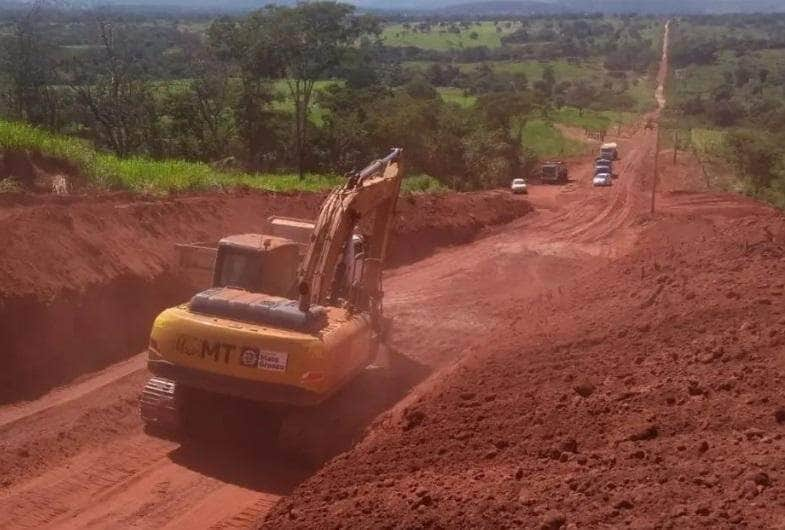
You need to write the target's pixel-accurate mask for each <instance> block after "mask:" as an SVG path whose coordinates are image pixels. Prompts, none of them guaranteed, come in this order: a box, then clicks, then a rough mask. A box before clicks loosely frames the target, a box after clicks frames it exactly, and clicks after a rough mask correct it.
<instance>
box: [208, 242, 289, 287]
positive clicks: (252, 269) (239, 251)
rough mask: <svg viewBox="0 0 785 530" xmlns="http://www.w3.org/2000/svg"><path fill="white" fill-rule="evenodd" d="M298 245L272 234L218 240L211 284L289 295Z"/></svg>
mask: <svg viewBox="0 0 785 530" xmlns="http://www.w3.org/2000/svg"><path fill="white" fill-rule="evenodd" d="M301 259H302V256H301V245H299V244H297V243H295V242H294V241H291V240H289V239H284V238H280V237H275V236H268V235H264V234H243V235H236V236H230V237H226V238H224V239H222V240H221V241H220V242H219V243H218V253H217V255H216V259H215V269H214V276H213V287H231V288H235V289H243V290H245V291H250V292H255V293H268V294H271V295H275V296H283V297H292V296H294V295H295V293H296V286H297V267H298V265H299V264H300V260H301Z"/></svg>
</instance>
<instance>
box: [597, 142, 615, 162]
mask: <svg viewBox="0 0 785 530" xmlns="http://www.w3.org/2000/svg"><path fill="white" fill-rule="evenodd" d="M600 156H601V157H602V158H606V159H608V160H618V159H619V146H618V144H616V143H615V142H611V143H607V144H602V146H601V147H600Z"/></svg>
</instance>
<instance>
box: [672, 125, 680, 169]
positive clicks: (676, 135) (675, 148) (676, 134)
mask: <svg viewBox="0 0 785 530" xmlns="http://www.w3.org/2000/svg"><path fill="white" fill-rule="evenodd" d="M678 152H679V129H673V165H674V166H675V165H676V153H678Z"/></svg>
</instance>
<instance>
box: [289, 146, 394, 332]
mask: <svg viewBox="0 0 785 530" xmlns="http://www.w3.org/2000/svg"><path fill="white" fill-rule="evenodd" d="M401 153H402V150H401V149H393V151H392V152H391V153H390V154H389V155H388V156H387V157H385V158H383V159H381V160H377V161H375V162H374V163H372V164H370V165H369V166H368V167H366V168H365V169H363V170H362V171H359V172H356V173H354V174H353V175H351V176H350V178H349V179H348V181H347V182H346V184H344V185H343V186H341V187H339V188H336V189H335V190H333V192H332V193H330V195H329V196H328V197H327V199H326V200H325V202H324V204H323V205H322V210H321V212H320V214H319V217H318V219H317V221H316V225H315V228H314V231H313V233H312V235H311V240H310V242H309V244H308V247H307V250H306V253H305V257H304V259H303V261H302V265H301V267H300V270H299V279H298V290H299V295H300V300H299V302H300V310H301V311H303V312H307V311H308V309H309V307H310V305H311V304H324V303H325V302H327V301H328V300H329V299H330V298H331V295H334V294H335V293H334V292H333V291H334V290H335V283H336V275H338V274H339V273H340V271H339V265H340V263H341V259H342V258H343V256H344V252H345V249H346V246H347V245H348V244H350V242H351V239H352V235H353V234H354V230H355V227H356V226H357V225H358V223H359V224H361V225H362V227H363V229H365V230H368V231H369V233H368V234H367V235H368V237H367V239H366V242H365V247H366V248H365V252H364V254H365V255H364V259H363V263H364V266H363V269H362V276H361V281H360V282H359V285H357V286H354V289H359V290H360V291H361V293H352V294H351V295H350V296H349V298H350V299H355V300H357V299H360V300H363V302H362V303H361V305H362V306H365V307H363V309H365V308H367V309H368V310H369V311H370V312H371V316H372V318H374V319H375V318H376V317H378V316H379V314H380V312H381V298H382V289H381V276H382V268H383V265H384V260H385V257H386V252H387V244H388V240H389V237H390V232H391V230H392V224H393V219H394V215H395V206H396V203H397V201H398V194H399V193H400V189H401V182H402V180H403V168H402V163H401Z"/></svg>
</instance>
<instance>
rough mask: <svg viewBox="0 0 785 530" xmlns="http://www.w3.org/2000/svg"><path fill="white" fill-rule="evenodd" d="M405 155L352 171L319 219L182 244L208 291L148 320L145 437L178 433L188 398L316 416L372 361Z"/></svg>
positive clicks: (275, 222)
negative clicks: (217, 398)
mask: <svg viewBox="0 0 785 530" xmlns="http://www.w3.org/2000/svg"><path fill="white" fill-rule="evenodd" d="M401 154H402V151H401V150H400V149H394V150H393V151H392V152H391V153H390V154H389V156H387V157H385V158H383V159H380V160H377V161H375V162H373V163H372V164H370V165H369V166H367V167H366V168H365V169H363V170H361V171H357V172H354V173H352V174H351V175H350V176H349V177H348V179H347V181H346V183H345V184H343V185H341V186H339V187H338V188H336V189H335V190H333V191H332V192H331V193H330V195H329V196H328V197H327V199H326V200H325V202H324V203H323V205H322V208H321V211H320V213H319V215H318V217H317V219H316V221H315V222H310V221H307V220H301V219H292V218H271V219H270V221H269V223H268V226H267V228H266V230H267V232H269V233H263V234H238V235H231V236H228V237H225V238H223V239H222V240H220V242H218V244H217V245H212V244H191V245H182V246H181V247H180V249H179V250H180V259H181V265H182V266H183V267H184V268H186V269H187V270H189V271H190V273H191V277H190V279H191V280H192V281H193V282H204V281H206V279H207V278H208V277H210V283H211V287H210V288H208V289H206V290H203V291H201V292H199V293H197V294H196V295H194V296H193V297H192V298H191V299H190V301H188V302H187V303H184V304H181V305H179V306H176V307H172V308H169V309H166V310H165V311H163V312H162V313H161V314H160V315H159V316H158V317H157V318H156V319H155V322H154V324H153V327H152V331H151V334H150V340H149V346H148V361H147V366H148V368H149V370H150V372H151V373H152V377H151V378H150V379H149V381H148V382H147V384H146V385H145V387H144V389H143V391H142V395H141V398H140V412H141V416H142V419H143V420H144V422H145V424H146V425H147V426H148V428H149V429H150V430H151V431H153V432H156V433H165V434H166V435H171V434H173V433H177V432H179V431H181V430H182V429H183V428H184V427H185V425H184V418H185V417H186V416H185V414H184V411H185V410H186V409H187V408H188V405H189V403H188V402H189V395H190V394H191V391H193V390H196V391H198V392H200V393H205V392H206V393H213V394H219V395H227V396H233V397H235V398H240V399H243V400H251V401H256V402H259V403H265V404H270V405H271V406H272V405H274V406H275V410H277V411H280V410H291V409H298V408H312V407H318V406H319V405H320V404H321V403H323V402H325V401H326V400H327V399H328V398H330V397H331V396H333V395H334V394H335V393H336V392H337V391H338V390H340V389H341V388H342V387H344V386H345V385H346V384H347V383H348V382H349V381H351V380H352V379H353V378H354V377H356V376H357V375H358V374H359V373H360V372H362V371H363V370H364V369H365V368H366V367H368V366H369V365H370V364H371V363H372V362H373V360H374V358H375V357H376V354H377V352H378V350H379V347H380V344H381V342H382V341H383V336H384V333H385V331H386V319H385V318H384V316H383V314H382V298H383V292H382V268H383V266H384V262H385V257H386V252H387V247H388V241H389V238H390V233H391V230H392V228H393V220H394V211H395V207H396V203H397V200H398V195H399V192H400V187H401V182H402V179H403V166H402V161H401ZM271 410H272V408H271Z"/></svg>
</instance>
